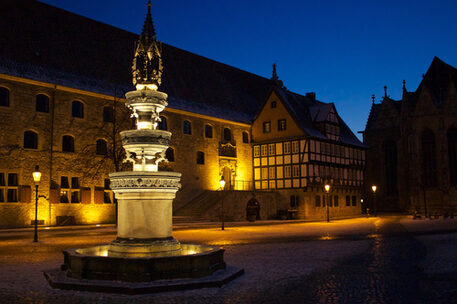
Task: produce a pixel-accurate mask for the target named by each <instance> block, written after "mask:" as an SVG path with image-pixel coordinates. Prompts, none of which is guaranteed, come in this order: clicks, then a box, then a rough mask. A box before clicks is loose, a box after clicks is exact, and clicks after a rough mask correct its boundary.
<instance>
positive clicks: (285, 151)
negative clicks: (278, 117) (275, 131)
mask: <svg viewBox="0 0 457 304" xmlns="http://www.w3.org/2000/svg"><path fill="white" fill-rule="evenodd" d="M284 154H290V141H287V142H285V143H284Z"/></svg>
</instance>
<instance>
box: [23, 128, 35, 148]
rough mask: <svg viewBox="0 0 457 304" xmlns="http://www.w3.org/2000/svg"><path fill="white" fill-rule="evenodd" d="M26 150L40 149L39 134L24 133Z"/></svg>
mask: <svg viewBox="0 0 457 304" xmlns="http://www.w3.org/2000/svg"><path fill="white" fill-rule="evenodd" d="M24 148H25V149H38V134H36V133H35V132H33V131H25V132H24Z"/></svg>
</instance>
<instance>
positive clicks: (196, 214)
mask: <svg viewBox="0 0 457 304" xmlns="http://www.w3.org/2000/svg"><path fill="white" fill-rule="evenodd" d="M221 195H222V193H221V192H220V191H211V190H205V191H203V192H202V193H201V194H200V195H198V196H196V197H195V198H194V199H192V200H191V201H190V202H188V203H187V204H186V205H184V206H182V207H181V208H179V209H178V210H176V211H175V212H174V214H173V215H174V218H176V219H179V218H182V219H186V220H191V221H201V220H207V216H206V215H207V213H208V212H209V211H211V210H213V209H215V208H219V204H220V199H221Z"/></svg>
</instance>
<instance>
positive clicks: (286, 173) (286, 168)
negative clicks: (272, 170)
mask: <svg viewBox="0 0 457 304" xmlns="http://www.w3.org/2000/svg"><path fill="white" fill-rule="evenodd" d="M290 175H291V167H290V166H284V177H285V178H290Z"/></svg>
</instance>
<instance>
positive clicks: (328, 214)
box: [324, 184, 330, 223]
mask: <svg viewBox="0 0 457 304" xmlns="http://www.w3.org/2000/svg"><path fill="white" fill-rule="evenodd" d="M324 189H325V192H327V204H326V205H327V223H328V222H330V210H329V209H328V205H329V203H330V200H329V196H328V193H329V192H330V185H329V184H325V186H324Z"/></svg>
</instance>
